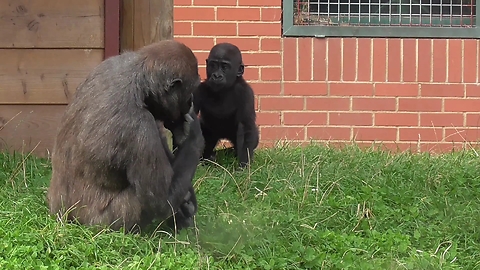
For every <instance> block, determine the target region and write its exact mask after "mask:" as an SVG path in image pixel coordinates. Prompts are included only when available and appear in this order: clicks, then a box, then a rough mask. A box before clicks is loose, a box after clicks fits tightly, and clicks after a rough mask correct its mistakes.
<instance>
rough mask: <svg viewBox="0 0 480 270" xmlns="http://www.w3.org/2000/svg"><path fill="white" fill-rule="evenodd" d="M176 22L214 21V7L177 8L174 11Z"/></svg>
mask: <svg viewBox="0 0 480 270" xmlns="http://www.w3.org/2000/svg"><path fill="white" fill-rule="evenodd" d="M173 17H174V18H175V21H214V20H215V10H214V9H213V7H175V8H174V9H173Z"/></svg>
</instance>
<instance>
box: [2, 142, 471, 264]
mask: <svg viewBox="0 0 480 270" xmlns="http://www.w3.org/2000/svg"><path fill="white" fill-rule="evenodd" d="M217 160H218V161H217V163H211V164H207V165H204V166H200V167H199V169H198V171H197V174H196V182H195V189H196V190H197V193H198V194H197V197H198V201H199V213H198V215H197V216H196V218H195V227H194V228H191V229H189V230H187V231H182V232H181V233H180V234H178V235H172V234H170V233H168V232H164V231H155V232H153V233H149V234H142V235H124V234H122V233H120V232H112V231H109V230H98V229H93V228H88V227H84V226H79V225H75V224H71V223H65V222H61V220H58V219H57V218H55V217H52V216H50V215H49V214H48V208H47V206H46V201H45V197H46V190H47V187H48V183H49V180H50V176H51V165H50V162H49V161H48V160H45V159H39V158H35V157H33V156H23V155H18V154H13V155H9V154H0V179H1V180H0V184H1V185H2V186H1V188H0V198H1V199H0V239H1V240H0V268H1V269H25V268H28V269H67V268H68V269H69V268H81V269H111V268H114V269H480V232H479V229H477V228H479V225H480V172H479V168H480V160H479V158H478V156H477V153H476V152H475V151H474V150H473V149H471V150H465V151H460V152H453V153H448V154H443V155H430V154H428V153H422V154H412V153H408V152H404V153H400V154H393V153H391V152H388V151H382V150H379V149H373V148H370V149H364V148H359V147H357V146H355V145H349V146H345V147H342V148H338V147H337V148H333V147H328V146H320V145H311V146H307V147H303V148H293V147H288V146H286V147H277V148H274V149H263V150H259V151H257V154H256V156H255V163H254V164H253V165H252V167H251V168H248V169H245V170H237V169H236V166H237V162H236V160H235V158H234V157H233V155H232V153H231V152H230V151H224V152H221V153H219V154H218V158H217Z"/></svg>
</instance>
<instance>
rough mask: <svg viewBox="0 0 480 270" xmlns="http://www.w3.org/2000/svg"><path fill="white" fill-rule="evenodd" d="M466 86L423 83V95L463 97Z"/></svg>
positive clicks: (421, 86) (421, 90) (421, 88)
mask: <svg viewBox="0 0 480 270" xmlns="http://www.w3.org/2000/svg"><path fill="white" fill-rule="evenodd" d="M464 92H465V91H464V87H463V85H462V84H443V83H441V84H421V85H420V93H421V96H422V97H463V96H464Z"/></svg>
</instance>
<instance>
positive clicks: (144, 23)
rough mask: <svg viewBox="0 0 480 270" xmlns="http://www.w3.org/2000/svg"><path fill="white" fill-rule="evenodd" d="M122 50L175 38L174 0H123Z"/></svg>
mask: <svg viewBox="0 0 480 270" xmlns="http://www.w3.org/2000/svg"><path fill="white" fill-rule="evenodd" d="M120 20H121V22H120V24H121V31H120V50H121V51H124V50H137V49H138V48H141V47H143V46H145V45H148V44H150V43H154V42H157V41H160V40H165V39H172V38H173V0H122V9H121V16H120Z"/></svg>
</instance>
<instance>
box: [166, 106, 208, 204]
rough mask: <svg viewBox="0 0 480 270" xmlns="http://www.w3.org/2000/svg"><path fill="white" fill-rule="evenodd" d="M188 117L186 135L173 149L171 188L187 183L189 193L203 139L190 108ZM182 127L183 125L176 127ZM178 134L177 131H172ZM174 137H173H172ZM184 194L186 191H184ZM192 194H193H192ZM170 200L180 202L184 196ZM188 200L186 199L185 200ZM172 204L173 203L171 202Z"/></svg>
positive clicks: (195, 117)
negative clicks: (174, 149)
mask: <svg viewBox="0 0 480 270" xmlns="http://www.w3.org/2000/svg"><path fill="white" fill-rule="evenodd" d="M188 115H189V117H188V120H187V122H188V123H189V128H188V130H187V131H185V132H187V133H188V134H187V137H186V139H185V140H184V142H183V143H182V144H180V145H179V146H178V148H177V150H176V151H175V158H174V161H173V163H172V168H173V171H174V177H173V178H174V180H173V182H172V186H171V188H172V189H176V186H177V185H179V186H180V188H183V186H182V185H183V184H182V183H187V182H188V183H189V188H188V189H189V191H190V193H194V191H193V187H191V182H192V179H193V177H194V176H195V172H196V170H197V165H198V161H199V159H200V156H201V153H202V152H203V148H204V140H203V136H202V130H201V128H200V121H199V119H198V117H197V116H196V114H195V112H194V111H193V109H192V110H190V112H189V114H188ZM178 128H183V127H181V126H180V127H178ZM172 133H174V134H178V132H172ZM174 139H175V138H174ZM185 194H186V193H185ZM193 195H194V194H193ZM170 200H171V202H175V203H176V202H177V201H178V202H179V203H180V204H182V202H183V201H184V198H183V197H182V198H179V197H175V196H173V197H171V198H170ZM187 201H188V200H187ZM172 204H173V203H172Z"/></svg>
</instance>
